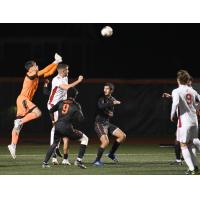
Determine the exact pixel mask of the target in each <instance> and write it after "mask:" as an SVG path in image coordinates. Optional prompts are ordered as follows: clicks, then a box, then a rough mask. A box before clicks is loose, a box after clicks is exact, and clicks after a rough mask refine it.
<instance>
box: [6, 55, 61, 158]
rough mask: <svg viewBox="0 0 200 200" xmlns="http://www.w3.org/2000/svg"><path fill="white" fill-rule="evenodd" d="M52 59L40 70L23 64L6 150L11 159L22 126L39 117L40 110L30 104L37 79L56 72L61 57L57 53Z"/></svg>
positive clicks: (34, 65)
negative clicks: (21, 82)
mask: <svg viewBox="0 0 200 200" xmlns="http://www.w3.org/2000/svg"><path fill="white" fill-rule="evenodd" d="M54 58H55V61H54V62H53V63H52V64H50V65H48V66H47V67H45V68H44V69H42V70H39V69H38V65H37V64H36V62H35V61H33V60H31V61H28V62H26V63H25V69H26V70H27V73H26V76H25V79H24V82H23V87H22V90H21V93H20V95H19V96H18V98H17V102H16V103H17V115H16V120H15V121H14V127H13V130H12V141H11V144H10V145H8V149H9V151H10V154H11V156H12V158H13V159H15V158H16V145H17V142H18V139H19V133H20V131H21V129H22V126H23V125H24V124H25V123H27V122H29V121H32V120H34V119H37V118H39V117H40V116H41V111H40V109H39V108H38V107H37V106H36V105H35V104H34V103H33V102H32V99H33V96H34V94H35V92H36V90H37V88H38V83H39V77H41V76H44V77H48V76H50V75H52V74H53V73H54V72H55V71H56V68H57V66H58V63H60V62H62V57H61V56H60V55H58V54H57V53H56V54H55V57H54Z"/></svg>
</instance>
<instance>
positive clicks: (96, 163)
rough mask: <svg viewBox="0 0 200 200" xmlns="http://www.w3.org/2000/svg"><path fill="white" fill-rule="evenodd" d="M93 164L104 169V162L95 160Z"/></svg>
mask: <svg viewBox="0 0 200 200" xmlns="http://www.w3.org/2000/svg"><path fill="white" fill-rule="evenodd" d="M92 164H93V165H95V166H97V167H102V166H103V162H101V161H100V160H95V161H94V162H93V163H92Z"/></svg>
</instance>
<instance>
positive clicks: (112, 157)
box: [107, 153, 119, 163]
mask: <svg viewBox="0 0 200 200" xmlns="http://www.w3.org/2000/svg"><path fill="white" fill-rule="evenodd" d="M107 157H108V158H110V159H111V160H113V161H114V162H116V163H118V162H119V160H118V159H117V158H116V156H115V154H110V153H108V154H107Z"/></svg>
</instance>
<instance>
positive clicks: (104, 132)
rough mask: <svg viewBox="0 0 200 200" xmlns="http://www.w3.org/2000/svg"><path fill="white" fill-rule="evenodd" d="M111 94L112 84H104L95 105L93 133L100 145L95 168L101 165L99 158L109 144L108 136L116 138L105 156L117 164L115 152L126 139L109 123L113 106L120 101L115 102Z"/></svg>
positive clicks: (121, 132)
mask: <svg viewBox="0 0 200 200" xmlns="http://www.w3.org/2000/svg"><path fill="white" fill-rule="evenodd" d="M113 92H114V85H113V84H112V83H106V84H105V85H104V94H103V96H101V97H100V98H99V99H98V103H97V108H98V110H97V115H96V118H95V132H96V133H97V135H98V137H99V140H100V143H101V144H100V147H99V149H98V152H97V157H96V159H95V161H94V162H93V164H94V165H96V166H102V165H103V162H102V161H101V157H102V155H103V152H104V150H105V148H106V147H107V146H108V144H109V138H108V134H110V135H112V136H114V137H115V138H116V140H115V142H114V144H113V146H112V148H111V149H110V151H109V153H108V155H107V156H108V158H110V159H112V160H113V161H115V162H118V160H117V158H116V156H115V152H116V150H117V149H118V147H119V146H120V144H121V143H122V142H124V140H125V138H126V134H125V133H124V132H123V131H122V130H121V129H119V128H118V127H117V126H115V125H113V124H111V123H110V121H109V119H110V118H111V117H113V112H114V106H116V105H119V104H121V102H120V101H117V100H116V99H115V98H114V97H112V96H111V95H112V93H113Z"/></svg>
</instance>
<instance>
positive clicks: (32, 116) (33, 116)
mask: <svg viewBox="0 0 200 200" xmlns="http://www.w3.org/2000/svg"><path fill="white" fill-rule="evenodd" d="M36 118H38V116H37V114H36V113H28V114H27V115H26V116H25V117H23V118H22V119H21V122H22V124H25V123H27V122H29V121H31V120H33V119H36Z"/></svg>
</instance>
